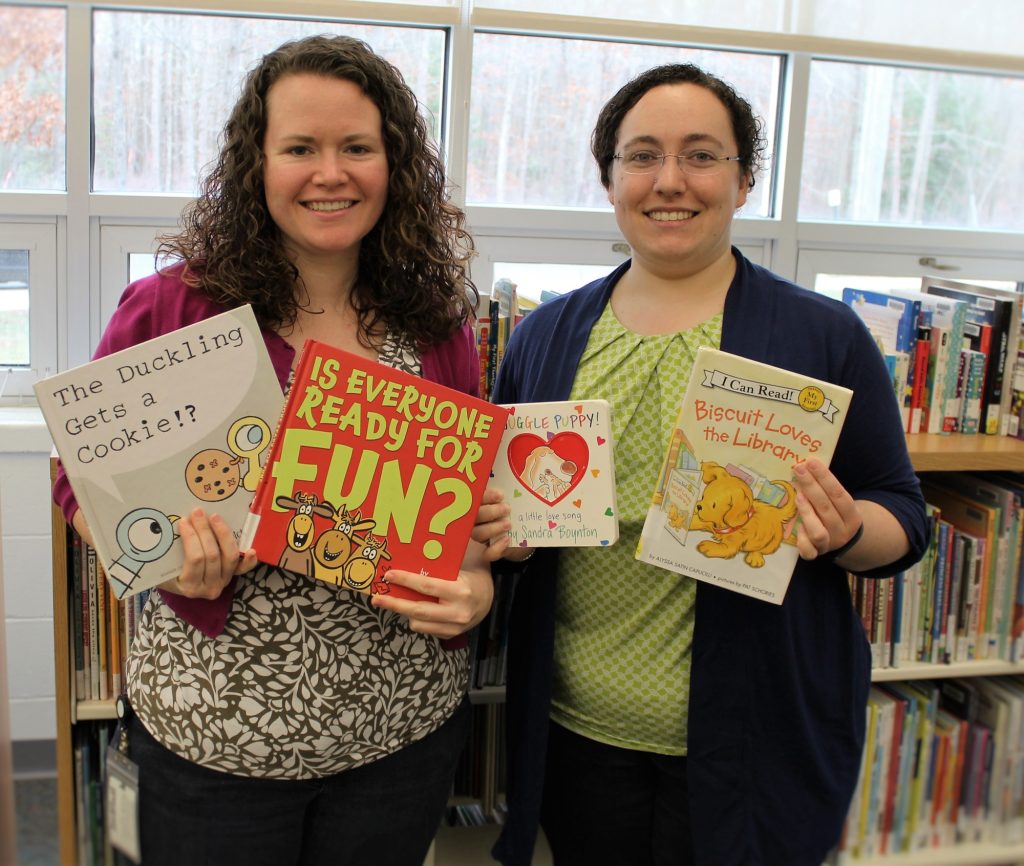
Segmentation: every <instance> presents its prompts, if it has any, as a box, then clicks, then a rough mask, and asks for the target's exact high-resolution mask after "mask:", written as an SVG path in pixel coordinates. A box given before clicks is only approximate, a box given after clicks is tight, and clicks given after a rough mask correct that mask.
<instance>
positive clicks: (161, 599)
mask: <svg viewBox="0 0 1024 866" xmlns="http://www.w3.org/2000/svg"><path fill="white" fill-rule="evenodd" d="M223 140H224V145H223V148H222V150H221V153H220V156H219V158H218V160H217V162H216V164H215V166H214V167H213V169H212V171H211V173H210V174H209V176H208V177H207V178H206V180H205V182H204V184H203V189H202V193H201V195H200V197H199V199H198V200H197V201H196V202H195V204H194V205H193V206H192V207H191V208H190V209H189V210H188V211H187V213H186V215H185V218H184V228H183V230H182V231H181V232H180V233H179V234H178V235H176V236H173V237H168V238H165V239H164V241H163V243H162V245H161V252H162V253H164V254H170V255H172V256H174V257H176V258H178V259H180V260H181V261H180V262H179V263H177V264H175V265H174V266H172V267H169V268H166V269H164V270H162V271H161V272H160V273H158V274H155V275H154V276H152V277H148V278H146V279H143V280H140V281H138V282H136V283H133V284H132V285H130V286H129V287H128V288H127V289H126V291H125V293H124V295H123V297H122V299H121V302H120V304H119V306H118V309H117V311H116V312H115V314H114V316H113V318H112V319H111V322H110V324H109V325H108V327H107V329H106V331H105V333H104V335H103V338H102V339H101V341H100V345H99V348H98V351H97V356H99V355H106V354H109V353H111V352H115V351H117V350H119V349H122V348H125V347H127V346H130V345H133V344H135V343H138V342H141V341H142V340H145V339H148V338H151V337H154V336H157V335H159V334H162V333H166V332H168V331H171V330H174V329H175V328H178V327H181V326H184V325H186V324H189V323H192V322H195V321H198V320H201V319H205V318H208V317H210V316H212V315H215V314H217V313H219V312H222V311H223V310H225V309H229V308H232V307H236V306H239V305H241V304H245V303H251V304H252V305H253V307H254V309H255V311H256V315H257V318H258V319H259V322H260V325H261V328H262V330H263V336H264V341H265V343H266V346H267V349H268V351H269V353H270V355H271V358H272V360H273V362H274V366H275V369H276V370H277V373H278V377H279V379H280V381H281V384H282V387H283V388H287V386H288V383H289V378H290V374H291V370H292V365H293V364H294V362H295V360H296V356H297V350H298V349H299V348H300V347H301V345H302V343H303V342H304V341H305V340H306V339H307V338H313V339H319V340H323V341H324V342H328V343H331V344H333V345H336V346H339V347H341V348H343V349H347V350H349V351H352V352H356V353H358V354H360V355H362V356H364V357H367V358H371V359H373V360H378V361H380V362H382V363H385V364H389V365H392V366H395V367H399V368H401V369H404V370H407V371H409V372H413V373H415V374H418V375H421V376H423V377H424V378H427V379H431V380H434V381H438V382H441V383H443V384H446V385H448V386H450V387H455V388H458V389H460V390H463V391H465V392H468V393H475V392H476V390H477V385H478V381H479V367H478V361H477V355H476V350H475V344H474V340H473V335H472V327H471V322H470V319H471V316H472V309H473V304H474V301H475V299H476V298H475V296H476V291H475V289H474V287H473V286H472V283H471V282H470V281H469V280H468V278H467V275H466V270H465V266H466V262H467V259H468V255H469V253H470V252H471V250H472V243H471V241H470V239H469V237H468V235H467V234H466V232H465V231H464V229H463V215H462V213H461V211H459V210H458V209H457V208H455V207H453V206H452V205H451V204H450V203H449V202H448V201H447V199H446V189H445V178H444V172H443V168H442V164H441V160H440V157H439V155H438V153H437V151H436V149H435V148H434V146H433V145H432V144H431V143H430V142H429V140H428V137H427V130H426V125H425V124H424V122H423V120H422V118H421V117H420V116H419V114H418V113H417V107H416V100H415V97H414V95H413V94H412V92H411V91H410V90H409V88H408V87H407V86H406V84H405V82H404V81H403V79H402V77H401V75H400V74H399V72H398V71H397V70H396V69H395V68H394V67H392V66H391V65H390V64H388V63H387V62H386V61H384V60H382V59H381V58H380V57H378V56H377V55H376V54H374V53H373V52H372V51H371V50H370V49H369V48H368V47H367V46H366V45H365V44H363V43H362V42H359V41H357V40H355V39H350V38H345V37H312V38H308V39H303V40H299V41H296V42H292V43H287V44H285V45H283V46H281V47H280V48H278V49H277V50H275V51H273V52H272V53H270V54H268V55H267V56H266V57H264V58H263V59H262V60H261V62H260V63H259V64H258V65H257V66H256V68H255V69H254V70H252V71H251V72H250V74H249V75H248V77H247V79H246V80H245V83H244V85H243V90H242V94H241V96H240V98H239V100H238V102H237V104H236V106H235V108H234V110H233V111H232V113H231V116H230V118H229V120H228V122H227V125H226V127H225V130H224V136H223ZM55 498H56V500H57V501H58V503H59V504H60V505H61V507H62V509H63V511H64V514H65V517H66V518H67V519H68V520H69V521H70V522H72V524H73V525H74V526H75V528H76V529H77V530H78V531H79V532H80V533H81V534H82V535H83V536H84V537H85V538H86V539H87V540H88V538H89V531H88V526H86V525H85V522H84V520H83V518H82V515H81V512H80V511H78V507H77V504H76V503H75V500H74V496H73V494H72V493H71V491H70V488H69V487H68V485H67V482H66V479H64V478H63V477H62V478H59V479H58V482H57V485H56V488H55ZM179 526H180V535H181V541H182V544H183V546H184V549H185V552H186V561H185V565H184V567H183V570H182V573H181V575H179V576H178V577H177V578H175V579H174V580H173V581H169V582H168V583H166V584H164V585H162V586H161V587H160V588H159V592H156V593H154V594H153V595H152V596H151V597H150V599H149V601H148V603H147V605H146V608H145V611H144V613H143V615H142V617H141V620H140V622H139V625H138V632H137V637H136V640H135V642H134V644H133V646H132V651H131V657H130V659H129V662H128V683H129V685H128V697H129V699H130V703H131V706H132V710H133V713H132V719H131V721H130V723H129V724H128V726H127V730H128V739H129V749H130V754H131V757H132V758H133V760H135V762H136V763H137V764H138V765H139V785H140V800H139V806H140V808H139V823H140V832H141V851H142V857H143V861H144V862H145V864H146V866H154V864H160V863H175V864H179V863H189V864H190V866H199V864H218V866H223V864H232V863H239V864H245V866H255V864H261V863H266V864H273V866H281V864H290V863H294V864H314V863H335V864H366V863H373V864H377V866H387V864H395V866H419V864H420V863H422V861H423V858H424V855H425V853H426V851H427V849H428V847H429V844H430V840H431V838H432V836H433V834H434V832H435V831H436V829H437V826H438V824H439V822H440V818H441V814H442V811H443V809H444V805H445V801H446V798H447V795H448V791H449V788H450V785H451V780H452V776H453V773H454V769H455V764H456V762H457V760H458V756H459V754H460V752H461V749H462V746H463V743H464V740H465V736H466V732H467V730H468V723H469V717H468V706H467V703H466V699H465V692H466V681H467V652H466V649H465V639H464V637H463V636H464V635H465V633H466V632H467V631H468V630H469V629H470V628H472V627H473V626H474V625H476V623H478V622H479V621H480V620H481V619H482V618H483V616H484V614H485V613H486V611H487V610H488V608H489V607H490V603H491V598H492V594H493V589H492V585H491V577H490V569H489V565H488V562H487V556H486V554H485V550H484V546H483V545H481V544H477V543H476V542H473V543H471V545H470V549H469V551H468V552H467V555H466V559H465V561H464V562H463V567H462V570H461V571H460V573H459V576H458V579H456V580H455V581H445V580H438V579H436V578H432V577H429V576H426V575H420V574H415V573H412V572H404V571H398V570H393V571H391V572H390V573H389V576H388V578H389V580H390V581H391V582H394V583H398V584H401V585H404V586H408V587H411V588H413V589H416V590H419V591H421V592H423V593H425V594H427V595H432V596H435V597H436V598H437V599H438V603H437V604H433V603H429V602H427V603H424V602H411V601H408V600H403V599H397V598H394V597H382V596H373V597H371V596H367V595H362V594H359V593H352V592H349V591H347V590H344V589H339V588H336V587H333V586H330V585H328V584H325V583H323V582H320V581H315V580H310V579H308V578H306V577H304V576H302V575H297V574H292V573H290V572H287V571H284V570H281V569H279V568H274V567H270V566H266V565H257V563H256V560H255V554H254V553H253V551H240V550H239V549H238V547H237V545H236V543H235V540H234V538H233V535H232V533H231V531H230V530H229V529H228V527H227V525H226V524H225V523H224V522H223V521H222V520H221V519H220V518H219V517H218V516H216V515H207V514H206V513H205V512H204V511H203V510H202V509H196V510H195V511H193V512H192V513H191V514H189V515H185V516H183V517H182V518H181V520H180V522H179Z"/></svg>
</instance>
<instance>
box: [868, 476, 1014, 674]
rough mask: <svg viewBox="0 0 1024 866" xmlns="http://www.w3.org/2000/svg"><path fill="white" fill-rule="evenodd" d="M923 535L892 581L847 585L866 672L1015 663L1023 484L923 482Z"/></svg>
mask: <svg viewBox="0 0 1024 866" xmlns="http://www.w3.org/2000/svg"><path fill="white" fill-rule="evenodd" d="M923 490H924V494H925V499H926V501H927V502H928V510H929V514H930V518H931V523H932V535H931V542H930V545H929V548H928V550H927V552H926V553H925V555H924V556H923V557H922V558H921V560H920V562H918V563H917V564H916V565H914V566H913V567H911V568H909V569H907V570H906V571H904V572H902V573H901V574H899V575H897V576H896V577H894V578H893V579H891V580H883V581H878V580H870V579H859V578H854V579H852V580H851V589H852V592H853V598H854V604H855V606H856V607H857V610H858V612H859V613H860V616H861V619H862V621H863V624H864V628H865V631H866V633H867V636H868V640H869V641H870V643H871V649H872V662H873V666H874V667H875V668H890V667H894V668H899V667H900V666H906V665H910V664H917V663H922V662H924V663H932V664H950V663H954V662H963V661H974V660H978V659H998V660H1003V661H1020V660H1021V659H1024V557H1022V548H1024V478H1022V477H1021V476H1018V475H1014V474H1009V473H1007V474H993V473H986V474H975V473H966V472H944V473H937V474H932V475H927V476H925V477H924V481H923Z"/></svg>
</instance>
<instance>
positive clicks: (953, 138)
mask: <svg viewBox="0 0 1024 866" xmlns="http://www.w3.org/2000/svg"><path fill="white" fill-rule="evenodd" d="M1021 141H1024V78H1011V77H1000V76H995V75H983V74H976V73H957V72H941V71H936V70H930V69H911V68H903V67H896V66H881V65H865V64H853V63H840V62H835V61H815V62H814V63H813V64H812V66H811V84H810V93H809V98H808V109H807V136H806V140H805V145H804V159H803V179H802V183H801V185H800V219H803V220H839V221H851V222H863V223H889V224H896V225H916V226H936V227H938V226H948V227H959V228H971V229H986V230H1009V231H1020V230H1021V229H1024V214H1022V212H1021V209H1020V202H1019V197H1020V196H1019V192H1020V190H1022V189H1024V150H1022V148H1021V147H1020V142H1021Z"/></svg>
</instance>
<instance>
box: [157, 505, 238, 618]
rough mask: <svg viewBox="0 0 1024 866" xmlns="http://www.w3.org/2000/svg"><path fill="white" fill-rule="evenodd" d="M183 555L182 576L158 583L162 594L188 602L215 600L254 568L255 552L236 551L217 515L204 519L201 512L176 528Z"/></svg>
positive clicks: (233, 541) (204, 515) (236, 547)
mask: <svg viewBox="0 0 1024 866" xmlns="http://www.w3.org/2000/svg"><path fill="white" fill-rule="evenodd" d="M175 528H176V529H177V530H178V535H179V537H180V538H181V546H182V549H183V551H184V554H185V561H184V565H183V566H182V570H181V574H180V575H178V576H177V577H176V578H174V579H173V580H168V581H165V582H164V583H161V584H160V586H159V589H161V590H162V591H164V592H170V593H174V594H175V595H184V596H186V597H188V598H206V599H214V598H217V597H218V596H219V595H220V594H221V593H222V592H223V591H224V588H225V587H226V586H227V585H228V584H229V583H231V579H232V578H233V577H234V576H235V575H236V574H245V573H246V572H249V571H252V569H253V568H255V567H256V551H255V550H247V551H245V552H244V553H242V551H240V550H239V549H238V544H237V543H236V542H235V536H234V533H232V531H231V527H229V526H228V525H227V523H225V522H224V518H222V517H221V516H220V515H219V514H212V515H209V516H208V515H207V514H206V512H205V511H204V510H203V509H202V508H195V509H193V511H192V513H191V514H188V515H186V516H185V517H182V518H181V519H179V520H178V522H177V523H176V524H175Z"/></svg>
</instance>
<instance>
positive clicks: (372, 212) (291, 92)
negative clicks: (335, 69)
mask: <svg viewBox="0 0 1024 866" xmlns="http://www.w3.org/2000/svg"><path fill="white" fill-rule="evenodd" d="M263 157H264V168H263V185H264V189H265V192H266V198H267V209H268V211H269V212H270V216H271V217H272V218H273V220H274V222H275V223H276V224H277V226H278V228H279V229H280V230H281V234H282V236H283V240H284V244H285V247H286V249H287V251H288V253H289V255H290V256H291V258H292V260H293V261H294V262H295V264H296V266H297V267H298V268H299V270H300V271H301V270H302V267H303V264H304V263H313V262H322V261H328V262H329V261H332V260H333V261H339V262H343V263H347V264H348V265H349V266H350V267H352V266H354V265H355V263H356V262H357V261H358V258H359V245H360V242H361V241H362V239H363V238H364V237H365V236H366V235H367V234H368V233H369V232H370V231H371V229H373V227H374V226H375V225H376V224H377V220H378V219H380V215H381V213H383V211H384V206H385V204H386V202H387V194H388V160H387V154H386V153H385V149H384V139H383V136H382V133H381V115H380V111H379V110H378V109H377V106H376V105H375V104H374V103H373V101H372V100H371V99H370V98H369V97H368V96H367V95H366V94H365V93H363V91H362V90H361V89H360V88H359V86H358V85H356V84H354V83H353V82H351V81H346V80H343V79H339V78H331V77H328V76H322V75H310V74H298V75H286V76H284V77H283V78H281V79H279V80H278V81H276V82H275V83H274V84H273V85H272V86H271V88H270V90H269V91H268V92H267V129H266V133H265V135H264V140H263Z"/></svg>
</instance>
